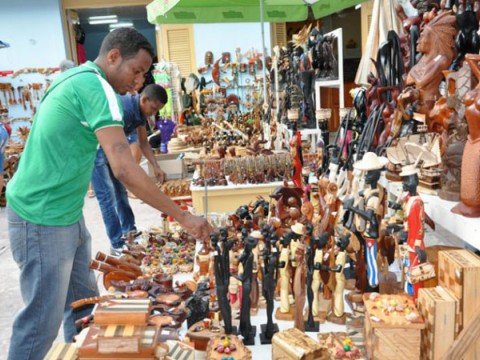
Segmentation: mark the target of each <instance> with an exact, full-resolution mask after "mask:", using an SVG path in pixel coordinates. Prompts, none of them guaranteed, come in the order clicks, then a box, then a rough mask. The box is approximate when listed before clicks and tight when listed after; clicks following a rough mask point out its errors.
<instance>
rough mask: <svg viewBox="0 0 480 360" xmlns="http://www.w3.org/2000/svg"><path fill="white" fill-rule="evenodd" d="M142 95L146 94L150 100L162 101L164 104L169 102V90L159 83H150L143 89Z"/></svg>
mask: <svg viewBox="0 0 480 360" xmlns="http://www.w3.org/2000/svg"><path fill="white" fill-rule="evenodd" d="M141 96H146V97H147V98H148V99H149V100H150V101H160V102H161V103H162V104H163V105H166V104H167V102H168V96H167V92H166V91H165V89H164V88H163V87H161V86H160V85H157V84H150V85H147V86H146V87H145V89H143V91H142V94H141Z"/></svg>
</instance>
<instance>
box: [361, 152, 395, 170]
mask: <svg viewBox="0 0 480 360" xmlns="http://www.w3.org/2000/svg"><path fill="white" fill-rule="evenodd" d="M387 163H388V159H387V158H385V157H383V156H377V154H375V153H373V152H367V153H366V154H365V155H364V156H363V159H362V160H359V161H357V162H356V163H355V164H353V167H354V168H355V169H357V170H362V171H370V170H380V169H382V168H383V167H385V165H387Z"/></svg>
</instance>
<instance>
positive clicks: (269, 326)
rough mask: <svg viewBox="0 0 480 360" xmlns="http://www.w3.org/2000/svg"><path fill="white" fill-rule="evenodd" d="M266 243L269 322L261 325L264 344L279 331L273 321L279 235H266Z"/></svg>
mask: <svg viewBox="0 0 480 360" xmlns="http://www.w3.org/2000/svg"><path fill="white" fill-rule="evenodd" d="M265 239H266V245H265V249H264V252H263V265H262V267H261V270H262V291H263V296H264V297H265V302H266V304H267V323H266V324H263V325H261V329H262V332H261V334H260V341H261V343H262V344H270V343H271V342H272V336H273V335H274V334H275V333H276V332H278V326H277V324H275V323H273V317H272V315H273V307H274V304H273V300H274V297H275V287H276V284H277V274H278V270H277V266H278V256H279V253H278V249H277V240H278V237H277V235H276V234H275V233H272V234H271V235H269V236H265Z"/></svg>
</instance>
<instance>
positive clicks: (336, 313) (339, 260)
mask: <svg viewBox="0 0 480 360" xmlns="http://www.w3.org/2000/svg"><path fill="white" fill-rule="evenodd" d="M349 243H350V234H348V233H347V234H346V235H343V236H342V237H340V239H339V240H338V241H337V246H338V248H339V251H338V254H337V256H336V258H335V265H336V266H335V268H329V269H328V270H329V271H332V272H334V273H335V282H336V284H335V292H334V294H333V311H332V313H331V314H330V316H329V317H328V320H329V321H331V322H333V323H336V324H345V312H344V308H345V306H344V301H343V292H344V290H345V283H346V280H345V275H344V273H343V271H344V269H345V262H346V260H347V253H346V249H347V246H348V244H349Z"/></svg>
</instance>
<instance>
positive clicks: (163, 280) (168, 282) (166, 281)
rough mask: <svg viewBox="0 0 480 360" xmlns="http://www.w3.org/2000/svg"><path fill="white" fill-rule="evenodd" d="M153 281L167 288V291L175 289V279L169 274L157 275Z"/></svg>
mask: <svg viewBox="0 0 480 360" xmlns="http://www.w3.org/2000/svg"><path fill="white" fill-rule="evenodd" d="M153 281H155V282H156V283H157V284H159V285H162V286H164V287H166V288H167V289H173V277H172V275H167V274H157V275H155V276H154V277H153Z"/></svg>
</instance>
